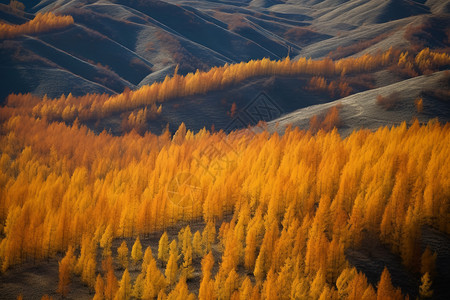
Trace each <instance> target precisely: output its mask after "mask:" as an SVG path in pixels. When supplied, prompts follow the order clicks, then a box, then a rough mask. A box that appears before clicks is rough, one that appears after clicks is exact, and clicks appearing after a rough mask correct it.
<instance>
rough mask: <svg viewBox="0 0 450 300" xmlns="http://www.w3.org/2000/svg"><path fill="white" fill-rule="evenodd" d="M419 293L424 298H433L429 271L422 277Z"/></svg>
mask: <svg viewBox="0 0 450 300" xmlns="http://www.w3.org/2000/svg"><path fill="white" fill-rule="evenodd" d="M419 294H420V297H422V298H431V297H432V296H433V290H432V289H431V279H430V275H429V274H428V273H425V274H424V275H423V276H422V278H421V285H420V287H419Z"/></svg>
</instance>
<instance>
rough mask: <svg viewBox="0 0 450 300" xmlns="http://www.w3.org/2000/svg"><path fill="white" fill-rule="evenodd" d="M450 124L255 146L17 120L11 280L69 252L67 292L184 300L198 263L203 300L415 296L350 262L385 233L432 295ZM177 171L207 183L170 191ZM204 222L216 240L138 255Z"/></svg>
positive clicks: (296, 137) (6, 202) (2, 250)
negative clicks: (149, 239)
mask: <svg viewBox="0 0 450 300" xmlns="http://www.w3.org/2000/svg"><path fill="white" fill-rule="evenodd" d="M334 110H335V111H336V110H337V109H334ZM334 114H336V112H334ZM449 130H450V127H449V125H448V124H446V125H443V124H439V123H438V122H436V121H431V122H429V123H428V124H424V125H420V124H419V123H418V122H417V121H416V122H415V123H414V124H412V125H411V126H407V125H406V123H403V124H402V125H401V126H398V127H392V128H387V127H384V128H380V129H378V130H377V131H375V132H371V131H368V130H359V131H355V132H354V133H353V134H351V135H350V136H348V137H346V138H341V137H340V136H339V134H338V133H337V131H336V130H331V131H324V130H322V129H319V130H318V131H317V132H316V133H315V134H312V133H311V132H310V131H302V130H299V129H297V128H287V129H286V131H285V133H284V134H283V135H278V134H276V133H274V134H270V133H268V132H261V133H259V134H256V135H255V136H253V135H252V136H249V135H248V133H247V131H245V130H241V131H234V132H232V133H230V134H228V135H227V134H225V133H224V132H222V131H219V132H210V131H207V130H201V131H200V132H197V133H194V132H192V131H190V130H187V129H186V127H185V126H184V124H182V125H181V126H180V127H179V128H178V130H177V131H176V132H175V133H174V134H173V136H172V135H171V134H170V133H169V132H165V133H164V134H162V135H160V136H157V135H154V134H152V133H149V132H147V133H146V134H145V135H143V136H140V135H138V134H137V133H135V132H134V131H133V132H131V133H129V134H125V135H123V136H112V135H110V134H108V133H106V132H103V133H101V134H99V135H96V134H94V133H92V132H91V131H90V130H88V129H87V128H86V127H85V126H83V125H79V124H78V123H77V122H75V123H74V124H73V125H67V124H64V123H60V122H48V121H47V120H45V119H40V118H34V117H30V116H27V115H14V116H11V117H10V118H9V119H7V120H5V121H4V122H3V123H2V137H1V143H0V145H1V146H0V147H1V149H0V150H1V153H2V155H1V159H0V168H1V169H0V170H1V173H0V175H1V176H0V185H1V190H2V191H3V192H2V193H1V199H0V200H1V201H0V203H1V207H0V219H1V220H2V222H1V223H2V227H1V231H2V235H3V238H2V241H1V244H0V258H1V263H2V270H3V271H4V272H5V271H7V270H8V268H10V267H11V266H13V265H15V264H20V263H24V262H27V261H35V260H42V259H44V258H47V257H49V256H53V255H55V254H56V253H61V252H65V253H66V254H65V256H64V259H63V260H61V262H60V266H59V271H60V277H59V278H60V280H59V288H58V291H59V292H60V293H61V294H62V295H64V294H65V293H66V291H67V290H68V289H70V278H71V276H75V275H78V276H81V279H82V280H83V281H84V282H85V283H86V284H87V285H88V286H90V287H91V288H92V289H93V290H95V298H96V299H113V298H114V297H117V299H122V298H128V297H129V296H131V295H132V293H133V295H134V296H135V297H137V298H143V299H151V298H153V297H156V296H158V297H159V298H161V299H164V298H166V297H168V298H167V299H184V298H186V297H187V295H188V293H189V291H188V290H187V286H186V280H189V278H190V276H191V275H192V273H193V269H192V259H193V257H194V258H195V257H198V258H202V270H201V271H202V272H201V274H202V275H201V276H202V279H201V284H200V287H199V291H198V297H199V298H200V299H215V298H216V297H218V298H219V299H231V298H233V299H277V298H282V299H289V298H290V297H293V298H296V299H303V298H310V299H334V298H336V299H337V298H345V299H347V298H348V299H350V298H351V299H387V298H392V299H402V298H403V297H405V296H406V295H404V294H402V292H401V290H400V289H398V288H395V287H394V286H393V285H392V283H391V279H390V275H389V271H388V270H387V269H386V270H385V271H384V272H383V274H382V276H381V279H380V282H379V283H378V285H377V286H373V285H371V284H369V283H368V282H367V279H366V278H365V276H364V274H362V273H360V272H358V271H356V270H355V269H354V268H352V267H351V266H350V265H349V263H348V262H347V260H346V257H345V251H346V250H347V249H349V248H355V247H358V245H359V244H360V243H361V241H362V240H363V239H364V238H367V237H375V238H378V239H380V240H381V241H382V242H383V243H384V244H385V245H387V246H388V247H389V248H390V249H391V250H392V252H393V253H396V254H398V255H399V256H400V257H401V259H402V263H403V264H404V265H405V266H406V267H407V268H409V269H410V270H411V271H412V272H415V273H418V274H421V276H422V281H423V282H422V285H421V289H423V291H422V290H421V293H423V294H426V293H429V292H431V290H430V284H431V281H432V280H433V274H434V264H433V261H434V260H435V254H433V253H432V252H431V251H429V250H428V249H427V250H426V251H425V252H422V251H421V249H420V247H419V240H420V234H421V227H422V226H424V225H428V226H432V227H435V228H438V229H439V230H441V231H443V232H446V233H449V232H450V224H449V222H448V220H449V219H448V211H449V207H448V205H449V203H448V201H447V200H448V199H449V197H450V188H449V187H450V184H449V180H450V179H449V176H448V174H449V169H448V168H449V166H450V162H449V159H450V153H449V151H450V149H449V147H448V144H449V143H450V140H449V139H450V135H449ZM211 145H214V147H215V148H216V149H217V150H218V151H211V149H208V148H210V147H211ZM218 166H219V167H218ZM178 174H190V175H191V176H192V177H193V178H194V179H195V180H194V181H192V180H191V182H193V183H192V184H194V183H195V184H194V185H195V189H196V190H195V193H193V187H192V184H190V185H189V184H188V185H181V186H180V185H176V186H175V191H176V196H174V195H173V194H171V192H172V193H173V191H174V185H173V178H175V177H177V176H178ZM266 182H270V183H271V184H270V185H268V184H265V183H266ZM227 216H229V217H228V219H229V218H231V219H229V220H230V221H222V220H224V218H226V217H227ZM198 220H203V221H204V222H205V224H206V227H205V228H204V230H203V231H202V232H195V233H192V232H190V229H189V227H186V228H184V229H182V230H180V232H179V234H178V238H177V239H175V240H172V241H169V240H168V239H167V236H166V235H163V236H162V237H161V241H160V243H159V248H160V249H159V250H158V253H154V254H153V253H152V252H151V249H150V250H149V249H147V250H145V255H144V256H142V255H143V254H142V251H144V250H142V249H140V250H137V249H139V237H140V238H145V237H146V236H147V235H148V234H150V233H152V232H164V231H166V230H168V229H170V228H172V227H174V226H177V225H178V224H182V223H183V222H192V221H198ZM219 222H221V223H219ZM219 224H221V225H220V228H219V229H218V230H217V231H216V225H219ZM124 237H135V238H136V237H137V241H136V243H135V245H134V246H133V247H132V248H133V249H132V250H131V259H132V260H133V261H134V264H136V265H138V266H139V265H142V267H141V270H142V271H141V275H139V276H138V277H137V278H136V279H135V280H133V281H131V279H130V276H129V274H128V269H127V267H128V265H129V264H130V262H128V260H129V258H130V254H129V249H128V248H127V244H126V243H125V242H123V244H122V246H121V247H119V248H118V250H117V254H116V253H112V251H111V242H112V240H113V239H115V238H124ZM128 246H129V247H131V245H128ZM75 249H79V250H77V251H74V250H75ZM99 251H100V252H101V253H102V254H101V255H102V257H103V259H102V261H103V262H102V263H101V268H100V264H99V263H98V262H97V260H96V257H97V256H96V255H97V252H99ZM213 252H214V253H216V254H217V253H219V254H220V256H218V255H212V254H211V253H213ZM75 253H78V254H75ZM116 255H118V259H119V261H120V262H121V264H122V267H123V268H124V269H125V271H124V272H123V275H122V279H121V280H120V282H119V280H118V279H117V278H116V277H115V276H116V275H114V272H112V271H111V270H112V265H111V264H112V262H111V261H112V259H111V257H112V256H116ZM433 255H434V256H433ZM142 259H143V261H142V262H141V260H142ZM214 264H217V265H218V270H217V272H215V273H212V271H211V270H212V266H213V265H214ZM97 265H98V266H97ZM97 270H100V271H97ZM177 270H181V271H180V272H178V271H177ZM243 270H245V272H244V271H243ZM242 273H244V274H248V275H245V276H244V275H243V274H242ZM280 287H284V288H283V289H282V290H279V289H280ZM190 297H194V296H193V295H191V296H190ZM377 297H378V298H377Z"/></svg>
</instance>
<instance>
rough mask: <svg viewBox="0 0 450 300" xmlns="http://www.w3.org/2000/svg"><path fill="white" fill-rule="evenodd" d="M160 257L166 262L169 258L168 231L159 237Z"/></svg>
mask: <svg viewBox="0 0 450 300" xmlns="http://www.w3.org/2000/svg"><path fill="white" fill-rule="evenodd" d="M158 259H159V260H161V261H163V262H165V263H167V261H168V260H169V237H168V236H167V233H166V232H164V233H163V235H162V236H161V238H160V239H159V244H158Z"/></svg>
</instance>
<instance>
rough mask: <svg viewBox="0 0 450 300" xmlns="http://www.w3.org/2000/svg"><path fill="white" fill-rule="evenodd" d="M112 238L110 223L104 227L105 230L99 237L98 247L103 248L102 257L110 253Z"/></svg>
mask: <svg viewBox="0 0 450 300" xmlns="http://www.w3.org/2000/svg"><path fill="white" fill-rule="evenodd" d="M112 239H113V232H112V226H111V224H110V225H108V227H106V230H105V232H104V233H103V235H102V238H101V239H100V247H102V248H103V257H107V256H109V255H111V254H112V252H111V244H112Z"/></svg>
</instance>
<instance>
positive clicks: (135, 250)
mask: <svg viewBox="0 0 450 300" xmlns="http://www.w3.org/2000/svg"><path fill="white" fill-rule="evenodd" d="M131 259H132V260H133V262H134V263H135V264H137V263H138V262H139V261H140V260H141V259H142V245H141V241H140V240H139V237H137V239H136V241H135V242H134V244H133V247H132V248H131Z"/></svg>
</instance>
